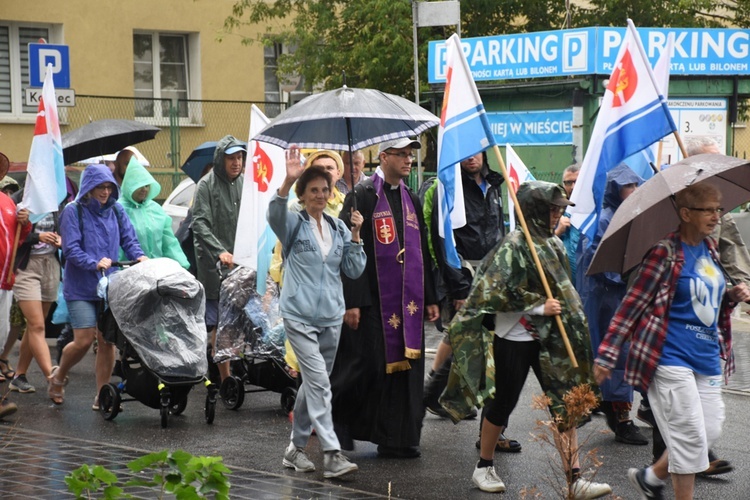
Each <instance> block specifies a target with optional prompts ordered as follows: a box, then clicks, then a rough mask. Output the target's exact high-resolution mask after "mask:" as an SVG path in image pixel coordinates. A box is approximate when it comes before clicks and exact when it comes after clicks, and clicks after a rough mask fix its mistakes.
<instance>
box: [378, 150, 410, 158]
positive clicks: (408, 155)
mask: <svg viewBox="0 0 750 500" xmlns="http://www.w3.org/2000/svg"><path fill="white" fill-rule="evenodd" d="M383 153H385V154H387V155H391V156H398V157H399V158H402V159H404V160H413V159H414V155H413V154H411V153H404V152H403V151H401V152H399V153H391V152H390V151H383Z"/></svg>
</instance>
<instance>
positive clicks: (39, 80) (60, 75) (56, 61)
mask: <svg viewBox="0 0 750 500" xmlns="http://www.w3.org/2000/svg"><path fill="white" fill-rule="evenodd" d="M47 64H52V80H53V81H54V82H55V88H56V89H68V88H70V51H69V47H68V46H67V45H52V44H50V43H30V44H29V86H30V87H41V86H42V85H44V75H45V71H46V68H47Z"/></svg>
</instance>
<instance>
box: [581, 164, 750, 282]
mask: <svg viewBox="0 0 750 500" xmlns="http://www.w3.org/2000/svg"><path fill="white" fill-rule="evenodd" d="M701 181H706V182H708V183H710V184H713V185H714V186H716V187H717V188H718V189H719V191H721V194H722V201H721V204H722V206H723V207H724V208H725V209H726V210H731V209H733V208H736V207H738V206H739V205H741V204H742V203H745V202H746V201H748V200H750V161H748V160H742V159H740V158H734V157H732V156H723V155H717V154H702V155H697V156H691V157H689V158H686V159H684V160H682V161H680V162H678V163H675V164H674V165H672V166H670V167H669V168H667V169H666V170H662V171H661V172H659V173H658V174H656V175H655V176H653V177H652V178H650V179H649V180H647V181H646V182H645V183H644V184H643V185H642V186H641V187H639V188H638V189H636V190H635V192H634V193H633V194H631V195H630V196H628V198H627V199H625V201H623V202H622V205H620V207H619V208H618V209H617V212H615V214H614V216H612V222H610V224H609V227H608V228H607V231H606V232H605V233H604V236H603V237H602V241H601V242H600V243H599V247H598V248H597V250H596V253H595V254H594V258H593V259H592V261H591V265H590V266H589V268H588V270H587V274H596V273H601V272H605V271H612V272H617V273H625V272H627V271H629V270H630V269H632V268H633V267H635V266H637V265H638V264H640V263H641V261H642V260H643V257H644V256H645V254H646V252H648V250H649V249H650V248H651V247H652V246H653V245H654V244H655V243H656V242H657V241H659V240H660V239H662V238H664V237H666V235H667V234H668V233H670V232H671V231H674V230H676V229H677V226H678V224H679V222H680V220H679V217H678V216H677V210H676V208H675V204H674V198H673V195H674V194H676V193H678V192H679V191H681V190H683V189H685V188H686V187H688V186H690V185H691V184H695V183H697V182H701Z"/></svg>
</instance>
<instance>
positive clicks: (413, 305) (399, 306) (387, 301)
mask: <svg viewBox="0 0 750 500" xmlns="http://www.w3.org/2000/svg"><path fill="white" fill-rule="evenodd" d="M384 184H385V181H384V180H383V179H382V178H381V177H380V176H379V175H373V185H374V186H375V193H376V194H377V197H378V202H377V203H376V204H375V210H374V211H373V213H372V231H373V238H372V240H373V242H374V245H375V269H376V273H377V276H378V291H379V292H380V317H381V320H382V322H383V336H384V338H385V362H386V366H385V372H386V373H393V372H398V371H403V370H409V369H410V368H411V365H410V364H409V361H408V360H409V359H419V358H420V357H421V356H422V326H423V322H422V318H423V316H424V263H423V261H422V241H421V234H420V231H419V218H418V217H417V212H416V210H415V209H414V204H413V203H412V200H411V196H409V193H408V192H407V190H406V188H405V187H404V184H403V182H401V183H400V185H399V192H400V194H401V205H402V208H403V218H404V221H403V224H404V245H403V250H401V246H400V245H399V241H398V232H397V231H396V220H395V219H394V217H393V212H392V211H391V207H390V205H389V204H388V198H386V196H385V193H384V192H383V185H384Z"/></svg>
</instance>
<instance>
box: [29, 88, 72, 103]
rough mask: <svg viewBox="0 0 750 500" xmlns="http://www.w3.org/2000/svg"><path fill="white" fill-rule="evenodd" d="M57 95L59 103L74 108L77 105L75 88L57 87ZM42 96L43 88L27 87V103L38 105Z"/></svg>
mask: <svg viewBox="0 0 750 500" xmlns="http://www.w3.org/2000/svg"><path fill="white" fill-rule="evenodd" d="M55 96H56V97H57V105H58V106H62V107H67V108H72V107H74V106H75V105H76V91H75V90H73V89H58V88H55ZM41 97H42V89H41V88H38V89H32V88H28V89H26V105H27V106H36V105H38V104H39V99H40V98H41Z"/></svg>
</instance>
